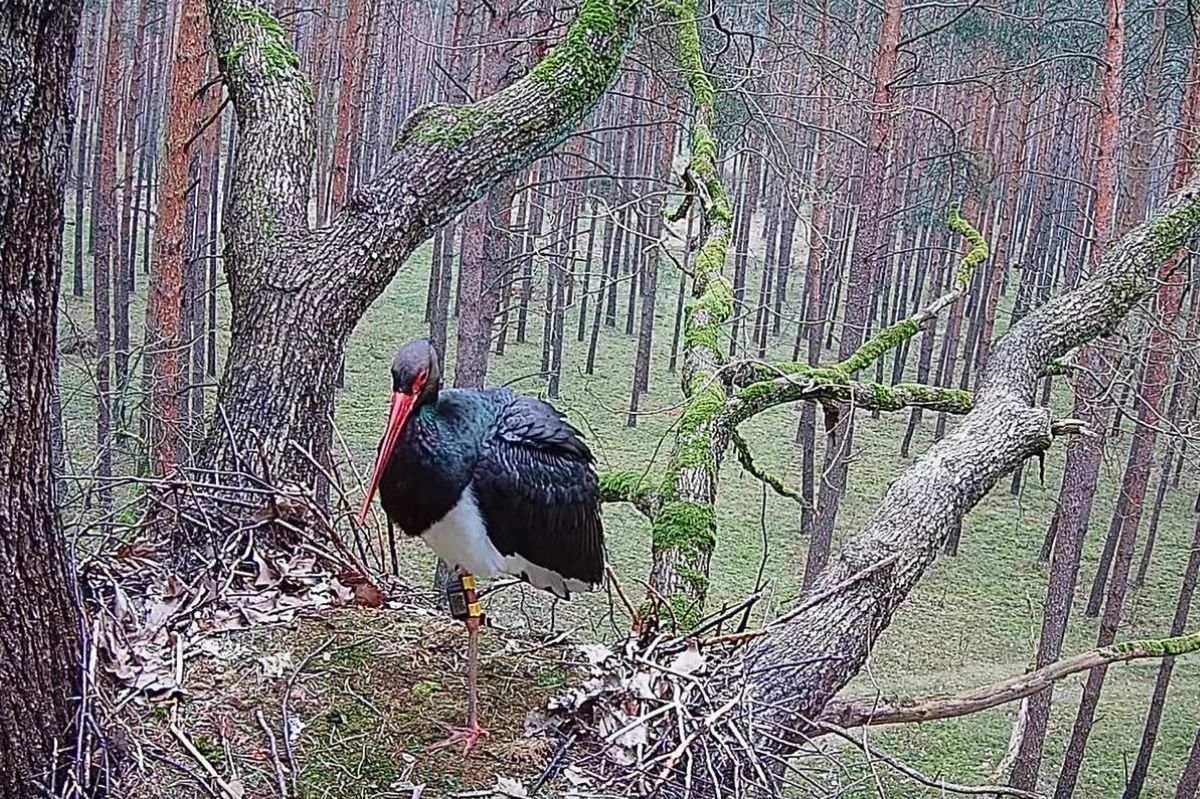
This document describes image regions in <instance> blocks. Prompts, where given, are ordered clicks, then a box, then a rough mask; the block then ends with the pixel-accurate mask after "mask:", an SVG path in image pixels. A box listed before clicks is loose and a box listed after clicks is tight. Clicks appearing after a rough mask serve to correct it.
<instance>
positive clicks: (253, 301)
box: [176, 0, 641, 550]
mask: <svg viewBox="0 0 1200 799" xmlns="http://www.w3.org/2000/svg"><path fill="white" fill-rule="evenodd" d="M640 12H641V5H640V3H638V2H636V0H585V2H584V3H583V5H582V6H581V9H580V13H579V17H578V19H577V21H576V23H575V25H574V26H573V27H572V29H571V31H570V32H569V33H568V43H567V44H566V45H563V46H560V47H559V48H556V49H555V50H554V51H552V52H551V53H550V54H549V55H548V56H547V58H546V59H545V60H543V62H542V63H540V64H539V65H538V66H536V67H535V68H534V69H533V70H532V71H531V72H530V73H529V75H527V76H526V77H525V78H523V79H522V80H520V81H517V82H516V83H514V84H513V85H511V86H509V87H508V88H506V89H505V90H503V91H501V92H499V93H497V94H495V95H493V96H491V97H488V98H486V99H484V100H481V101H479V102H477V103H475V104H473V105H468V106H449V105H433V106H426V107H424V108H422V109H419V110H418V111H416V112H414V114H412V115H411V116H410V117H409V118H408V120H407V121H406V122H405V125H404V127H403V128H402V129H401V131H400V134H399V137H398V141H397V149H396V152H395V153H394V154H393V156H392V158H391V159H390V160H389V161H388V162H387V163H386V164H384V165H383V166H382V167H381V168H380V170H379V173H378V174H377V176H376V177H375V179H374V180H373V181H371V182H370V183H368V184H366V185H364V186H363V187H361V188H360V189H359V190H358V192H357V193H356V194H355V195H353V196H352V197H351V198H350V199H349V201H348V202H347V203H346V206H345V208H344V209H342V211H340V212H339V213H338V214H337V215H336V216H335V217H334V218H333V220H332V221H331V223H330V224H329V225H328V226H327V227H324V228H321V229H317V230H310V229H309V228H308V225H307V215H306V210H307V207H308V187H309V179H310V176H311V167H312V163H313V154H314V146H315V145H314V135H313V124H312V100H311V94H310V92H309V89H308V82H307V79H306V78H305V76H304V75H303V74H302V72H301V71H300V68H299V66H298V57H297V56H296V55H295V53H294V52H293V51H292V49H291V47H290V44H289V43H288V41H287V40H286V38H285V35H284V33H283V31H282V29H281V28H280V27H279V25H278V23H277V22H275V20H274V19H272V18H271V17H270V15H268V14H267V13H266V12H265V11H263V10H262V9H261V8H260V7H257V6H255V5H254V4H253V3H250V2H248V0H240V1H237V0H234V1H232V2H218V1H217V0H212V1H211V2H210V3H209V15H210V20H211V23H212V32H213V45H214V49H215V52H216V53H217V55H218V61H219V65H220V69H221V73H222V75H223V77H224V79H225V81H226V84H227V86H228V88H229V91H230V95H231V98H232V100H233V104H234V107H235V110H236V112H237V120H238V130H239V137H238V146H237V151H236V153H235V156H234V162H233V164H232V165H231V168H232V170H233V186H232V196H231V202H230V205H229V208H228V209H227V213H226V214H225V221H224V238H225V243H226V246H225V252H224V256H225V257H224V265H225V270H226V275H227V277H228V283H229V288H230V295H231V300H232V321H231V333H232V338H231V341H230V347H229V352H228V357H227V358H226V362H225V371H224V374H223V376H222V379H221V382H220V385H219V387H218V391H217V406H218V410H217V415H216V417H215V418H214V420H213V422H212V423H210V425H209V431H208V437H207V439H206V441H205V443H204V446H203V448H202V450H201V453H200V457H199V462H200V464H201V465H202V466H204V467H207V468H209V469H213V470H216V471H218V472H221V473H224V475H223V479H224V481H225V482H226V483H227V484H230V485H231V486H233V485H238V484H239V483H240V480H239V478H237V477H236V475H235V474H233V473H236V472H246V471H254V472H257V473H260V474H261V473H263V472H269V473H270V475H271V477H272V479H273V480H275V481H277V482H294V483H298V484H301V485H309V486H314V490H315V493H316V494H317V496H320V495H321V493H322V492H323V490H324V487H323V478H321V476H320V469H319V468H318V467H315V466H314V465H313V463H312V462H311V461H310V460H309V458H308V457H306V456H305V455H303V454H301V453H299V452H298V448H299V449H301V450H305V451H307V452H308V453H309V454H311V455H312V460H315V461H316V462H317V463H318V464H321V463H328V461H329V457H330V453H329V447H330V443H331V441H330V439H331V426H330V417H331V415H332V407H333V404H332V403H333V392H334V381H335V378H336V374H337V364H338V363H339V362H340V361H341V357H342V353H343V351H344V347H345V343H346V339H347V337H348V336H349V334H350V331H351V330H352V329H353V328H354V325H355V324H356V322H357V321H358V319H359V318H360V317H361V316H362V314H363V313H364V312H365V311H366V309H367V307H368V306H369V305H370V303H371V302H372V301H373V300H374V299H375V298H376V297H377V296H378V295H379V293H380V292H382V291H383V289H384V287H385V286H386V285H387V284H388V282H389V281H390V280H391V279H392V277H393V276H394V275H395V273H396V271H397V270H398V269H399V268H400V266H401V265H402V263H403V262H404V260H405V258H406V257H407V256H408V255H409V254H410V253H411V252H412V251H413V250H414V249H415V248H416V247H417V245H419V244H420V243H421V242H423V241H424V240H425V239H426V238H428V237H429V236H430V235H431V234H432V233H433V231H434V230H435V229H436V228H437V227H438V226H440V225H442V224H444V223H445V222H446V221H447V220H449V219H451V218H453V217H454V216H455V215H456V214H457V213H458V212H459V211H461V210H462V209H463V208H464V207H465V206H467V205H469V204H470V203H471V202H472V201H474V200H475V199H477V198H478V197H480V196H481V194H482V193H484V192H485V191H486V190H487V189H488V188H489V187H490V186H491V185H493V184H494V183H496V182H497V181H498V180H500V179H501V178H502V177H504V176H505V175H507V174H511V173H513V172H515V171H517V170H518V169H521V168H522V167H524V166H526V165H527V164H529V163H530V162H531V161H532V160H533V159H535V158H537V157H538V156H540V155H542V154H543V153H545V152H547V151H548V150H549V149H550V148H551V147H553V146H554V145H555V144H556V143H557V142H559V141H560V140H562V139H563V138H564V137H565V136H567V135H568V134H569V133H570V131H571V130H573V129H574V127H575V125H576V124H577V123H578V121H579V120H580V118H581V117H582V116H583V114H584V113H586V112H587V111H588V110H589V109H590V108H591V107H592V105H593V104H595V102H596V101H597V100H598V99H599V97H600V96H601V95H602V94H603V92H604V91H605V90H606V89H607V87H608V84H609V81H610V80H611V79H612V77H613V75H614V74H615V73H616V70H617V68H618V66H619V64H620V63H621V60H622V58H623V56H624V52H625V46H626V44H627V43H628V42H629V41H630V40H631V38H632V36H633V34H634V32H635V30H636V27H637V22H638V19H639V16H640ZM298 330H304V331H308V332H309V334H308V335H305V336H298V335H295V331H298ZM193 543H195V542H194V540H193V539H192V538H191V536H190V535H188V534H187V533H186V531H185V532H184V535H183V536H182V540H179V541H177V547H176V549H177V550H186V549H187V548H188V547H189V546H190V545H191V544H193Z"/></svg>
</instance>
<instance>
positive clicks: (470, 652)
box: [428, 574, 488, 755]
mask: <svg viewBox="0 0 1200 799" xmlns="http://www.w3.org/2000/svg"><path fill="white" fill-rule="evenodd" d="M462 587H463V594H464V595H465V596H466V598H467V615H466V618H465V619H464V621H465V623H466V625H467V726H465V727H450V726H449V725H446V726H447V727H448V728H449V730H450V737H449V738H447V739H446V740H444V741H442V742H441V743H436V744H434V745H433V746H430V747H429V750H428V751H431V752H432V751H437V750H439V749H446V748H448V747H451V746H455V745H457V744H463V754H464V755H466V754H467V753H468V752H470V751H471V749H472V748H473V747H474V746H475V744H476V743H478V742H479V739H480V738H486V737H487V735H488V731H487V730H485V729H484V728H483V727H480V726H479V718H478V714H477V706H478V701H479V628H480V626H481V625H482V621H483V617H482V614H481V613H480V610H479V603H478V601H476V599H475V579H474V578H473V577H472V576H471V575H469V574H463V575H462ZM453 610H454V602H453V600H452V601H451V611H452V612H453Z"/></svg>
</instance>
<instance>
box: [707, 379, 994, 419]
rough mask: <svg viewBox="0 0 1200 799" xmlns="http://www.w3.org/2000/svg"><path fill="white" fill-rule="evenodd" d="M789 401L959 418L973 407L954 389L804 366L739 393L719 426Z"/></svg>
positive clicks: (967, 395)
mask: <svg viewBox="0 0 1200 799" xmlns="http://www.w3.org/2000/svg"><path fill="white" fill-rule="evenodd" d="M789 402H819V403H821V404H831V403H833V404H836V403H838V402H851V403H853V404H854V405H855V406H856V407H858V408H860V409H863V410H869V411H899V410H903V409H904V408H913V407H916V408H925V409H928V410H934V411H941V412H943V413H952V414H955V415H962V414H965V413H969V412H970V410H971V408H972V401H971V394H970V392H968V391H964V390H962V389H957V388H941V387H939V386H927V385H922V384H919V383H897V384H896V385H894V386H885V385H883V384H881V383H860V382H858V381H856V380H846V379H845V378H844V377H842V376H841V375H840V374H838V373H836V372H834V370H832V369H820V368H809V367H805V368H804V371H801V372H797V373H795V374H786V375H782V376H780V377H777V378H775V379H774V380H760V381H758V382H757V383H751V384H750V385H748V386H746V387H745V388H743V389H741V390H740V391H738V392H737V393H736V394H734V395H733V396H732V397H730V398H729V401H728V402H727V403H726V406H725V409H724V410H723V411H722V412H721V418H720V423H721V424H728V425H733V426H736V425H739V424H741V423H742V422H744V421H746V420H747V419H749V418H750V417H751V416H754V415H756V414H759V413H762V412H763V411H765V410H767V409H768V408H773V407H775V406H776V405H783V404H786V403H789Z"/></svg>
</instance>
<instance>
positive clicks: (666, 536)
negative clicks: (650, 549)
mask: <svg viewBox="0 0 1200 799" xmlns="http://www.w3.org/2000/svg"><path fill="white" fill-rule="evenodd" d="M716 531H717V522H716V514H715V513H714V512H713V508H712V506H711V505H705V504H702V503H699V502H687V501H685V500H678V499H677V500H674V501H673V502H668V503H667V504H665V505H663V506H662V508H661V509H660V510H659V511H658V513H657V514H656V515H655V517H654V524H653V525H652V526H651V535H652V536H653V542H654V547H655V549H677V550H679V551H680V553H682V554H684V555H686V556H688V557H690V558H693V559H694V558H696V557H697V556H698V555H702V554H708V553H710V552H712V550H713V547H714V546H715V545H716V542H717V533H716Z"/></svg>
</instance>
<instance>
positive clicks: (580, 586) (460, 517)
mask: <svg viewBox="0 0 1200 799" xmlns="http://www.w3.org/2000/svg"><path fill="white" fill-rule="evenodd" d="M538 532H539V533H542V534H547V533H550V534H552V532H553V531H550V530H545V531H538ZM421 538H422V539H423V540H424V541H425V543H426V544H427V545H428V546H429V548H430V549H432V550H433V551H434V554H436V555H437V556H438V557H439V558H441V559H442V560H444V561H446V562H447V563H449V564H450V565H451V566H456V567H458V568H460V569H462V570H463V571H466V572H468V573H470V574H474V575H476V576H478V577H495V576H497V575H499V574H511V575H512V576H514V577H521V578H524V579H525V580H527V581H528V582H529V584H530V585H532V586H533V587H534V588H540V589H542V590H544V591H549V592H551V593H553V594H554V595H556V596H559V597H562V598H563V599H567V598H569V597H570V592H571V591H576V592H578V591H590V590H592V589H593V588H594V587H595V586H592V585H589V584H588V583H585V582H583V581H581V580H576V579H571V578H564V577H563V576H562V575H561V574H559V573H558V572H556V571H554V570H552V569H547V568H545V567H543V566H538V565H537V564H535V563H530V562H529V561H528V560H526V559H525V558H523V557H521V556H520V555H517V554H513V555H509V556H508V557H505V556H504V555H502V554H500V551H499V550H498V549H496V547H495V545H494V544H492V540H491V539H490V538H489V537H488V534H487V526H486V525H485V524H484V521H483V516H482V515H481V514H480V513H479V504H478V503H477V502H476V500H475V490H474V488H473V487H472V486H470V485H468V486H467V487H466V489H464V490H463V493H462V497H460V498H459V500H458V503H457V504H456V505H455V506H454V507H453V508H451V509H450V511H449V512H448V513H447V514H446V515H445V516H443V517H442V518H441V519H440V520H439V521H437V522H435V523H434V524H432V525H430V527H429V529H428V530H426V531H425V532H423V533H421Z"/></svg>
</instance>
